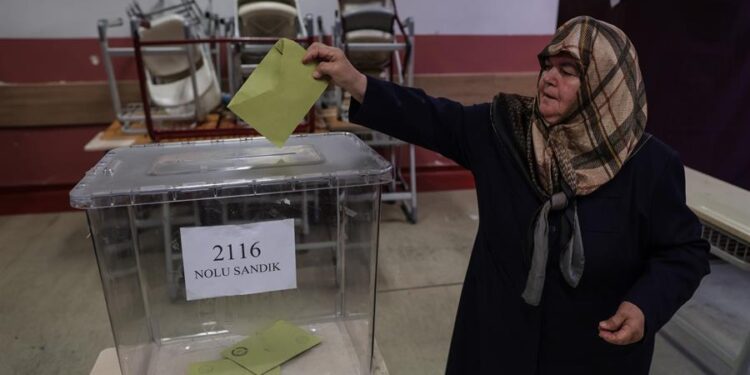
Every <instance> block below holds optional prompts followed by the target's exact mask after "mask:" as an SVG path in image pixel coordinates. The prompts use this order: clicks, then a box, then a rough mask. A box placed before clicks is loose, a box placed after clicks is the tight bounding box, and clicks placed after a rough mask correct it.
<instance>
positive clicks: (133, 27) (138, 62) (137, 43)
mask: <svg viewBox="0 0 750 375" xmlns="http://www.w3.org/2000/svg"><path fill="white" fill-rule="evenodd" d="M130 35H131V37H132V38H133V50H134V51H135V66H136V70H137V71H138V87H139V88H140V91H141V102H142V103H143V114H144V116H145V118H146V129H148V136H149V137H151V140H152V141H154V142H158V141H159V140H158V139H157V137H156V134H155V133H154V124H153V122H152V119H151V105H150V103H149V98H148V87H147V86H146V70H145V67H144V66H143V54H142V53H141V38H140V35H139V34H138V19H135V18H133V19H131V20H130Z"/></svg>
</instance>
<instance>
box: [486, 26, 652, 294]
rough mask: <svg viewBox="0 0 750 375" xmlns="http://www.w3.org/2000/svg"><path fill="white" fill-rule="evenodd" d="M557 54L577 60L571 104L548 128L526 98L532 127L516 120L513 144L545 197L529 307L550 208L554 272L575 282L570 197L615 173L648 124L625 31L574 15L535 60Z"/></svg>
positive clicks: (541, 270)
mask: <svg viewBox="0 0 750 375" xmlns="http://www.w3.org/2000/svg"><path fill="white" fill-rule="evenodd" d="M558 54H568V55H570V56H572V57H573V58H575V59H576V60H577V61H578V64H579V67H580V77H579V78H580V81H581V86H580V89H579V91H578V97H577V103H576V104H577V106H576V107H575V108H574V109H573V110H572V111H571V112H570V113H569V114H567V115H566V116H565V118H563V119H562V120H561V121H560V122H559V123H557V124H554V125H551V124H548V123H547V122H546V121H545V120H544V118H543V117H542V116H541V114H540V113H539V106H538V103H539V94H538V93H537V97H536V98H535V99H534V100H533V101H531V100H529V101H526V103H528V104H527V105H529V106H530V107H531V108H530V109H531V111H532V112H531V114H530V116H529V117H528V118H529V119H530V122H531V124H530V126H529V124H528V123H526V124H525V129H524V131H519V129H518V125H514V134H515V135H516V144H518V145H520V146H521V147H520V149H521V150H520V151H521V152H524V153H525V154H526V155H525V157H526V158H527V162H528V166H529V170H530V177H531V179H532V180H534V182H535V185H537V186H538V187H539V188H541V190H542V191H543V192H544V193H545V195H547V196H548V198H549V199H548V200H547V201H546V202H545V203H544V204H543V205H542V207H540V209H539V211H538V212H537V214H536V216H535V218H534V222H533V223H532V228H531V229H532V231H533V244H532V245H533V246H532V250H533V253H532V254H531V255H532V258H531V266H530V270H529V275H528V279H527V281H526V287H525V289H524V292H523V295H522V297H523V298H524V300H525V301H526V302H527V303H529V304H531V305H538V304H539V302H540V300H541V296H542V290H543V288H544V278H545V273H546V268H547V255H548V253H549V244H548V215H549V212H550V211H554V210H564V213H563V218H564V223H565V224H564V225H563V227H564V230H563V231H562V232H563V233H561V235H562V236H564V237H563V239H564V241H565V242H564V243H565V244H566V245H565V247H564V248H563V249H562V253H561V256H560V270H561V271H562V274H563V277H564V278H565V280H566V282H567V283H568V284H569V285H570V286H572V287H576V286H577V285H578V283H579V281H580V279H581V276H582V275H583V268H584V263H585V259H584V253H583V241H582V239H581V230H580V225H579V221H578V212H577V205H576V197H577V196H582V195H587V194H590V193H592V192H593V191H595V190H596V189H598V188H599V187H601V186H602V185H604V184H605V183H607V182H608V181H609V180H611V179H612V178H613V177H614V176H615V175H616V174H617V172H619V171H620V169H621V168H622V166H623V164H624V163H625V161H627V160H628V158H629V157H630V156H631V155H632V154H633V152H634V150H636V146H637V145H638V144H639V140H640V139H641V136H642V135H643V134H644V128H645V126H646V111H647V107H646V90H645V87H644V83H643V78H642V76H641V71H640V68H639V67H638V56H637V54H636V52H635V48H634V47H633V45H632V43H631V42H630V40H629V39H628V37H627V36H625V33H623V32H622V31H621V30H620V29H618V28H617V27H615V26H613V25H610V24H608V23H605V22H602V21H599V20H596V19H594V18H591V17H587V16H582V17H576V18H573V19H571V20H570V21H568V22H566V23H565V24H564V25H562V26H561V27H560V28H559V29H557V32H556V33H555V35H554V37H553V38H552V41H551V42H550V44H549V45H547V46H546V47H545V48H544V50H542V52H541V53H540V54H539V61H540V63H542V64H543V63H544V61H545V60H546V59H548V58H549V57H550V56H555V55H558ZM539 78H540V79H541V73H540V75H539ZM501 100H505V101H508V99H507V98H505V99H503V98H502V97H498V98H496V100H495V102H496V103H498V102H499V101H501ZM520 102H523V100H521V101H520ZM524 145H525V146H524Z"/></svg>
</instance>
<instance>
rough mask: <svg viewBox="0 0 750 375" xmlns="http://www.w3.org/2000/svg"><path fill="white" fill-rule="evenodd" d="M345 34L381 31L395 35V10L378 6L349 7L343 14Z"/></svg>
mask: <svg viewBox="0 0 750 375" xmlns="http://www.w3.org/2000/svg"><path fill="white" fill-rule="evenodd" d="M341 16H342V18H343V26H344V32H350V31H356V30H379V31H383V32H387V33H393V24H394V20H395V19H396V14H395V13H394V11H393V9H390V8H386V7H383V6H380V5H377V4H367V5H363V6H347V7H345V8H344V9H343V11H342V12H341Z"/></svg>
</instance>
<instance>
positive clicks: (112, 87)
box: [97, 18, 122, 119]
mask: <svg viewBox="0 0 750 375" xmlns="http://www.w3.org/2000/svg"><path fill="white" fill-rule="evenodd" d="M110 25H111V26H120V25H122V19H120V18H118V19H117V20H116V21H115V22H114V23H111V24H110V22H109V21H108V20H104V19H102V20H99V22H98V23H97V28H98V29H99V47H100V48H101V50H102V63H104V71H105V72H106V73H107V83H108V84H109V96H110V98H111V99H112V109H114V111H115V116H116V117H117V118H118V119H119V118H120V114H121V113H122V102H120V92H119V91H118V90H117V79H116V78H115V70H114V69H113V68H112V58H111V57H110V55H109V42H108V41H107V28H108V27H109V26H110Z"/></svg>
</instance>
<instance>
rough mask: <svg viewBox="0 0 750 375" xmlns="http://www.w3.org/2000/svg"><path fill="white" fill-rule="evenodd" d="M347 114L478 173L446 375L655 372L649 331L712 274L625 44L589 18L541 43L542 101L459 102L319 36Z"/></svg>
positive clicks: (673, 159)
mask: <svg viewBox="0 0 750 375" xmlns="http://www.w3.org/2000/svg"><path fill="white" fill-rule="evenodd" d="M303 61H304V62H310V61H319V62H320V64H319V65H318V67H317V70H316V72H315V73H314V74H313V75H314V77H315V78H318V79H323V77H329V78H330V79H331V80H332V81H333V82H334V83H335V84H338V85H340V86H341V87H342V88H344V89H345V90H347V91H349V92H350V93H351V94H352V97H353V98H354V101H353V102H352V106H351V108H350V118H351V120H352V122H355V123H359V124H363V125H365V126H368V127H371V128H373V129H376V130H379V131H382V132H384V133H387V134H390V135H393V136H395V137H398V138H400V139H402V140H405V141H408V142H412V143H415V144H417V145H421V146H424V147H427V148H429V149H431V150H435V151H438V152H440V153H442V154H443V155H446V156H447V157H449V158H451V159H453V160H455V161H456V162H457V163H459V164H460V165H462V166H464V167H466V168H467V169H469V170H470V171H471V172H472V174H473V176H474V179H475V182H476V190H477V200H478V205H479V215H480V222H479V230H478V233H477V237H476V241H475V243H474V249H473V251H472V255H471V259H470V262H469V267H468V271H467V273H466V278H465V281H464V288H463V291H462V294H461V300H460V302H459V307H458V313H457V316H456V323H455V327H454V333H453V339H452V342H451V349H450V353H449V357H448V365H447V370H446V372H447V373H449V374H475V373H481V374H552V373H554V374H646V373H648V371H649V367H650V363H651V357H652V354H653V347H654V335H655V334H656V332H657V331H658V330H659V329H660V328H661V327H662V325H664V324H665V323H666V322H667V321H668V320H669V319H670V317H671V316H672V315H673V314H674V313H675V311H677V309H678V308H679V307H680V306H681V305H682V304H683V303H684V302H685V301H687V300H688V299H689V298H690V296H691V295H692V294H693V292H694V291H695V289H696V288H697V287H698V284H699V283H700V280H701V278H702V277H703V276H704V275H706V274H708V272H709V268H708V261H707V254H708V250H709V245H708V243H707V242H705V241H704V240H702V239H701V238H700V223H699V222H698V220H697V218H696V217H695V215H693V213H692V212H691V211H690V210H689V209H688V208H687V206H686V205H685V182H684V169H683V166H682V163H681V162H680V160H679V158H678V156H677V154H676V153H675V151H673V150H672V149H671V148H669V147H668V146H666V145H665V144H664V143H662V142H660V141H659V140H657V139H655V138H653V137H651V136H650V135H648V134H646V133H645V132H644V128H645V125H646V108H647V107H646V95H645V89H644V85H643V79H642V77H641V73H640V69H639V67H638V58H637V55H636V52H635V49H634V48H633V46H632V44H631V43H630V41H629V40H628V38H627V37H626V36H625V34H624V33H623V32H622V31H621V30H619V29H618V28H616V27H614V26H612V25H610V24H607V23H604V22H601V21H598V20H596V19H593V18H590V17H577V18H574V19H572V20H570V21H568V22H567V23H565V24H564V25H562V26H561V27H560V28H559V29H558V30H557V32H556V33H555V35H554V37H553V39H552V41H551V42H550V44H549V45H548V46H547V47H545V48H544V50H542V52H541V53H540V54H539V61H540V64H541V66H542V69H541V72H540V75H539V79H538V91H537V94H536V97H535V98H528V97H522V96H518V95H510V94H502V93H501V94H498V95H497V96H496V97H495V98H494V100H493V101H492V103H487V104H480V105H474V106H463V105H461V104H458V103H455V102H452V101H450V100H447V99H442V98H437V99H436V98H432V97H429V96H427V95H425V94H424V92H422V91H421V90H417V89H411V88H403V87H399V86H396V85H394V84H391V83H386V82H382V81H378V80H376V79H373V78H366V77H365V76H364V75H362V74H361V73H359V72H357V71H356V70H355V69H354V68H353V67H352V66H351V64H350V63H349V62H348V61H347V60H346V58H345V56H344V54H343V53H342V52H341V51H340V50H338V49H335V48H331V47H327V46H324V45H321V44H314V45H312V46H311V47H310V48H309V49H308V52H307V55H306V56H305V58H304V60H303Z"/></svg>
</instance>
